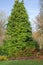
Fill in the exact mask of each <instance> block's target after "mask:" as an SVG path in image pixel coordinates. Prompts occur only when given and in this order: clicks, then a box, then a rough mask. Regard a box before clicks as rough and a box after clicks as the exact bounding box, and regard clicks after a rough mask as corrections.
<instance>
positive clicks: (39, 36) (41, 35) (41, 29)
mask: <svg viewBox="0 0 43 65" xmlns="http://www.w3.org/2000/svg"><path fill="white" fill-rule="evenodd" d="M39 4H40V13H39V15H38V16H37V17H36V20H35V21H34V22H35V24H37V27H36V28H37V32H35V33H34V34H33V36H34V38H35V39H36V40H37V41H38V44H39V47H40V49H43V0H39Z"/></svg>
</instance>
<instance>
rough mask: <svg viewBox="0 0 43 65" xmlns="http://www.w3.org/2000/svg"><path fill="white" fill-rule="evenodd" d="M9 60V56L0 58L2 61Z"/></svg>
mask: <svg viewBox="0 0 43 65" xmlns="http://www.w3.org/2000/svg"><path fill="white" fill-rule="evenodd" d="M5 60H8V58H7V56H0V61H5Z"/></svg>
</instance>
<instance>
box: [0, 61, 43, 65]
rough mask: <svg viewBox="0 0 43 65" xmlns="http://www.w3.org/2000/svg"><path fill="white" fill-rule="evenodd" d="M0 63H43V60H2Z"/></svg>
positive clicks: (22, 64)
mask: <svg viewBox="0 0 43 65" xmlns="http://www.w3.org/2000/svg"><path fill="white" fill-rule="evenodd" d="M0 65H43V60H13V61H0Z"/></svg>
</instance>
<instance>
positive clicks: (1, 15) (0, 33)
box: [0, 11, 6, 45]
mask: <svg viewBox="0 0 43 65" xmlns="http://www.w3.org/2000/svg"><path fill="white" fill-rule="evenodd" d="M5 24H6V14H5V12H3V11H0V45H2V41H3V39H4V33H5Z"/></svg>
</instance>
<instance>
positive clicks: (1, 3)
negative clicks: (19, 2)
mask: <svg viewBox="0 0 43 65" xmlns="http://www.w3.org/2000/svg"><path fill="white" fill-rule="evenodd" d="M13 4H14V0H0V10H3V11H4V12H6V14H7V16H9V15H10V13H11V9H12V7H13ZM24 4H25V7H26V10H27V12H28V15H29V17H30V20H33V19H34V18H35V16H37V15H38V13H39V0H24Z"/></svg>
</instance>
